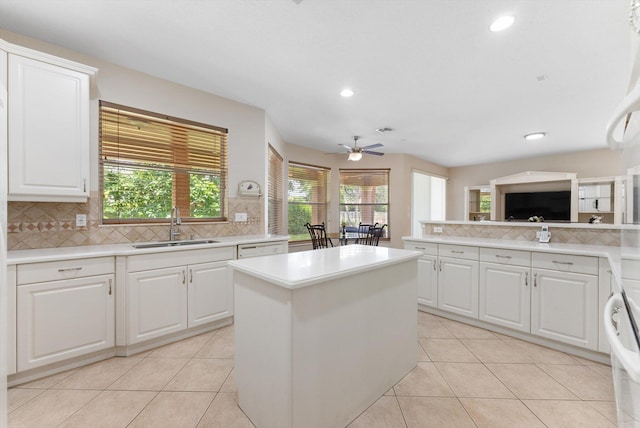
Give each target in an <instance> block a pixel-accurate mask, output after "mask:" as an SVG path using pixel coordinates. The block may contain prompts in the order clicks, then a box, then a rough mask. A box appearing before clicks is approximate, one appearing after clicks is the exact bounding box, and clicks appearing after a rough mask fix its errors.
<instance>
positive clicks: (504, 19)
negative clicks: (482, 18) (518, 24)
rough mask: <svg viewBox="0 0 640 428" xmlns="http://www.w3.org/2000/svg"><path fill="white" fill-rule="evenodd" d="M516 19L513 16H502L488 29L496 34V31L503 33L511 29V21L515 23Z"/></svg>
mask: <svg viewBox="0 0 640 428" xmlns="http://www.w3.org/2000/svg"><path fill="white" fill-rule="evenodd" d="M515 20H516V18H515V17H514V16H513V15H504V16H501V17H499V18H498V19H496V20H495V21H493V23H492V24H491V26H490V27H489V29H490V30H491V31H493V32H494V33H495V32H498V31H503V30H506V29H507V28H509V27H511V26H512V25H513V21H515Z"/></svg>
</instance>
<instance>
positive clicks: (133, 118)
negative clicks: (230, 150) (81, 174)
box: [100, 101, 228, 174]
mask: <svg viewBox="0 0 640 428" xmlns="http://www.w3.org/2000/svg"><path fill="white" fill-rule="evenodd" d="M100 115H101V117H100V123H101V127H100V143H101V147H100V153H101V160H102V161H103V162H110V163H124V164H131V163H142V164H147V165H153V166H157V167H161V168H167V169H174V170H183V171H207V172H210V173H218V174H220V173H221V172H223V171H226V169H227V134H228V131H227V129H224V128H218V127H214V126H209V125H204V124H196V122H191V121H187V120H183V119H175V118H171V117H169V116H164V117H163V116H161V115H158V114H155V113H151V112H143V111H142V110H137V109H131V108H128V107H124V106H118V105H116V104H111V103H106V102H104V101H102V102H101V103H100Z"/></svg>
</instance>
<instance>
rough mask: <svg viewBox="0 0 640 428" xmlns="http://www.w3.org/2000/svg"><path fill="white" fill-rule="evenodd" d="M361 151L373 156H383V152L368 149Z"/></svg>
mask: <svg viewBox="0 0 640 428" xmlns="http://www.w3.org/2000/svg"><path fill="white" fill-rule="evenodd" d="M362 153H366V154H368V155H374V156H384V153H382V152H371V151H369V150H363V151H362Z"/></svg>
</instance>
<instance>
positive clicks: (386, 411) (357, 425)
mask: <svg viewBox="0 0 640 428" xmlns="http://www.w3.org/2000/svg"><path fill="white" fill-rule="evenodd" d="M348 428H406V425H405V423H404V418H403V417H402V412H401V411H400V406H399V405H398V400H396V397H390V396H386V395H384V396H382V397H381V398H380V399H378V401H376V402H375V403H373V405H372V406H371V407H369V408H368V409H367V410H365V411H364V412H363V413H362V414H361V415H360V416H358V417H357V418H356V420H354V421H353V422H351V423H350V424H349V425H348Z"/></svg>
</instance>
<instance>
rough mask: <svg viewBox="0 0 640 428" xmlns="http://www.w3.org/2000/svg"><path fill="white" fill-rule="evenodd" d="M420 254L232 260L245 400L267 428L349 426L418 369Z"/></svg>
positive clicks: (346, 252)
mask: <svg viewBox="0 0 640 428" xmlns="http://www.w3.org/2000/svg"><path fill="white" fill-rule="evenodd" d="M420 254H421V253H420V252H417V251H408V250H400V249H394V248H383V247H373V246H362V245H349V246H342V247H336V248H328V249H324V250H312V251H304V252H298V253H290V254H279V255H273V256H265V257H259V258H255V259H247V260H235V261H231V262H229V266H230V267H231V268H232V270H233V276H234V292H235V296H234V298H235V303H234V312H235V336H236V337H235V346H236V351H235V353H236V354H235V355H236V356H235V359H236V360H235V369H234V370H235V376H236V383H237V386H238V404H239V405H240V407H241V408H242V410H243V411H244V412H245V413H246V414H247V416H249V418H250V419H251V420H252V422H253V423H254V424H255V425H256V426H257V427H259V428H269V427H278V428H287V427H296V428H299V427H323V428H330V427H344V426H346V425H347V424H348V423H349V422H351V421H352V420H353V419H355V418H356V417H357V416H358V415H359V414H360V413H361V412H362V411H364V410H365V409H366V408H367V407H368V406H370V405H371V404H372V403H374V402H375V401H376V400H377V399H378V398H379V397H380V396H382V395H383V394H384V393H385V392H387V391H388V390H389V388H391V387H392V386H393V385H394V384H395V383H397V382H398V381H399V380H400V379H402V377H404V376H405V375H406V374H407V373H408V372H409V371H410V370H411V369H413V368H414V367H415V365H416V337H417V331H416V330H417V303H416V302H417V297H416V296H417V269H418V264H417V259H418V257H419V256H420Z"/></svg>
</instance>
